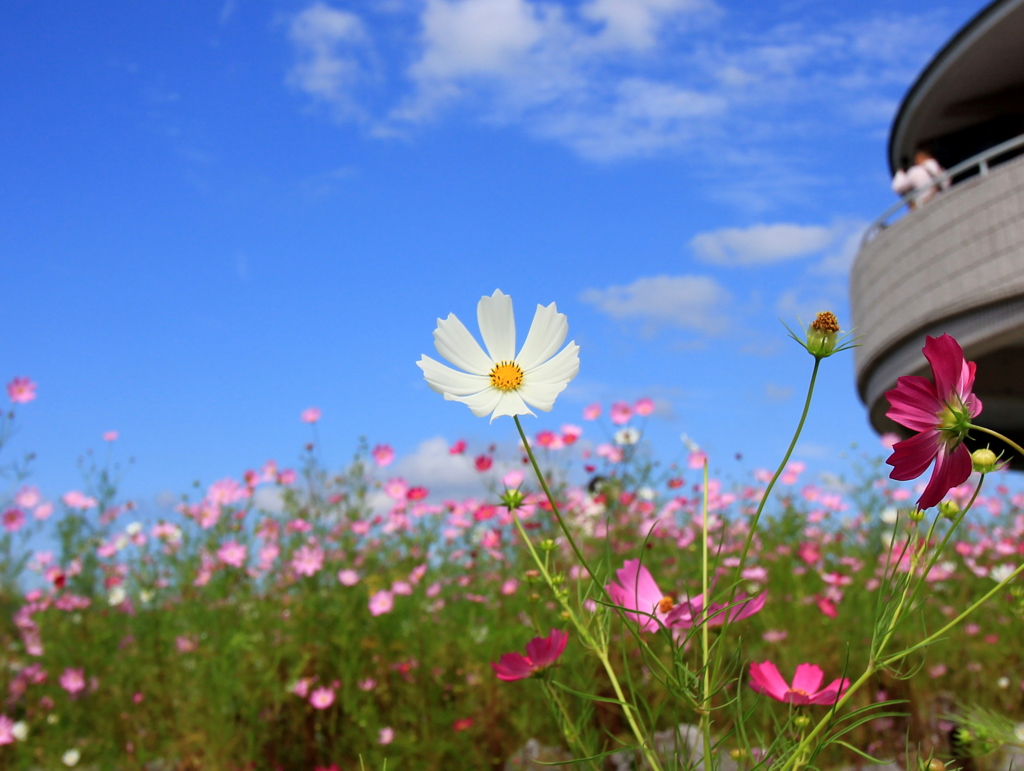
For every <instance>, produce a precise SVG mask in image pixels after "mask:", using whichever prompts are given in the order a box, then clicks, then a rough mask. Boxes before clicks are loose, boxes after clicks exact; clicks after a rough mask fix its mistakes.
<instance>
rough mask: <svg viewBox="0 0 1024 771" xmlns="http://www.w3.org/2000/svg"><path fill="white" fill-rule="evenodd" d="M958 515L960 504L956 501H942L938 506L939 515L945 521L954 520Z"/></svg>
mask: <svg viewBox="0 0 1024 771" xmlns="http://www.w3.org/2000/svg"><path fill="white" fill-rule="evenodd" d="M959 513H960V504H959V503H957V502H956V501H942V503H940V504H939V514H941V515H942V516H944V517H945V518H946V519H956V518H957V515H958V514H959Z"/></svg>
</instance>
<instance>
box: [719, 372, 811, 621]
mask: <svg viewBox="0 0 1024 771" xmlns="http://www.w3.org/2000/svg"><path fill="white" fill-rule="evenodd" d="M820 366H821V359H819V358H818V357H817V356H816V357H814V369H813V370H811V381H810V382H809V383H808V384H807V396H806V398H805V399H804V409H803V412H801V413H800V421H799V422H798V423H797V424H796V431H795V432H794V433H793V438H792V440H790V442H789V447H788V448H786V454H785V455H784V456H783V457H782V462H781V463H779V467H778V468H777V469H775V474H774V475H772V479H771V481H770V482H769V483H768V486H767V487H766V488H765V490H764V495H762V496H761V501H760V502H759V503H758V504H757V511H755V512H754V516H753V518H752V519H751V520H750V527H749V528H748V530H747V539H746V541H744V543H743V551H742V552H741V553H740V561H739V564H738V565H737V566H736V571H735V575H736V580H735V581H733V585H732V589H731V590H730V591H729V601H728V602H727V603H726V608H727V610H726V611H725V615H724V619H725V620H724V621H723V623H722V635H725V633H726V632H728V631H729V616H730V615H731V613H730V611H729V610H728V608H731V607H732V603H733V600H734V599H735V598H736V587H737V586H739V579H740V578H741V576H742V573H743V568H744V567H745V566H746V564H747V553H748V552H749V551H750V544H751V542H752V541H753V540H754V532H755V531H756V530H757V523H758V521H759V520H760V519H761V512H763V511H764V507H765V504H767V503H768V498H769V497H770V496H771V492H772V488H774V487H775V483H776V482H777V481H778V479H779V477H780V476H782V472H783V471H785V469H786V464H787V463H789V458H790V456H791V455H792V454H793V450H794V449H795V448H796V443H797V441H798V440H799V439H800V434H801V433H802V432H803V430H804V423H805V422H807V415H808V413H809V412H810V411H811V397H812V396H813V395H814V384H815V382H816V381H817V379H818V368H819V367H820ZM710 599H711V598H710V597H708V596H706V595H705V597H704V606H705V607H707V606H708V604H709V600H710Z"/></svg>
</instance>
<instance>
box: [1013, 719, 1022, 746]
mask: <svg viewBox="0 0 1024 771" xmlns="http://www.w3.org/2000/svg"><path fill="white" fill-rule="evenodd" d="M1013 735H1014V736H1016V737H1017V741H1019V742H1021V743H1022V744H1024V723H1017V727H1016V728H1014V729H1013Z"/></svg>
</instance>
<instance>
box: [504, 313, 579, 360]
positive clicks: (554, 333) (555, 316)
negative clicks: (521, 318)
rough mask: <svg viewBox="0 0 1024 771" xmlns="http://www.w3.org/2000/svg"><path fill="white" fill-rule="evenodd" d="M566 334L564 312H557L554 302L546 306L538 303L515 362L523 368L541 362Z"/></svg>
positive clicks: (562, 340)
mask: <svg viewBox="0 0 1024 771" xmlns="http://www.w3.org/2000/svg"><path fill="white" fill-rule="evenodd" d="M567 334H569V322H568V321H566V318H565V314H564V313H559V312H558V309H557V308H555V304H554V303H551V305H548V306H546V307H545V306H543V305H538V306H537V312H536V313H534V314H533V323H532V324H530V331H529V333H527V335H526V342H525V343H523V350H521V351H520V352H519V356H517V357H516V362H517V363H518V364H519V366H520V367H522V368H523V369H524V370H528V369H533V368H534V367H536V366H538V365H540V364H543V363H544V362H546V361H547V360H548V359H550V358H551V357H552V356H554V355H555V351H557V350H558V349H559V348H561V347H562V343H564V342H565V336H566V335H567Z"/></svg>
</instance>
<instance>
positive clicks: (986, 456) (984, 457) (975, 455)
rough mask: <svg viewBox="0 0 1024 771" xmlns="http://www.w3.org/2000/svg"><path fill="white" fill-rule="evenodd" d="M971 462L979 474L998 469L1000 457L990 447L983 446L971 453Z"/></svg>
mask: <svg viewBox="0 0 1024 771" xmlns="http://www.w3.org/2000/svg"><path fill="white" fill-rule="evenodd" d="M971 463H973V464H974V470H975V471H977V472H978V473H979V474H988V473H989V472H991V471H995V470H996V465H997V464H998V463H999V458H998V457H996V454H995V453H994V452H992V450H990V449H989V448H988V447H983V448H982V449H980V450H975V451H974V452H972V453H971Z"/></svg>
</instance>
